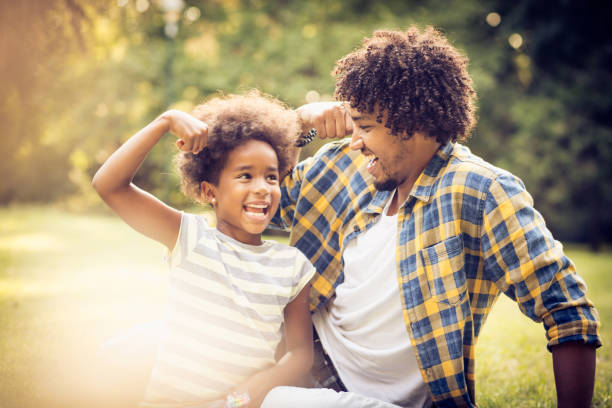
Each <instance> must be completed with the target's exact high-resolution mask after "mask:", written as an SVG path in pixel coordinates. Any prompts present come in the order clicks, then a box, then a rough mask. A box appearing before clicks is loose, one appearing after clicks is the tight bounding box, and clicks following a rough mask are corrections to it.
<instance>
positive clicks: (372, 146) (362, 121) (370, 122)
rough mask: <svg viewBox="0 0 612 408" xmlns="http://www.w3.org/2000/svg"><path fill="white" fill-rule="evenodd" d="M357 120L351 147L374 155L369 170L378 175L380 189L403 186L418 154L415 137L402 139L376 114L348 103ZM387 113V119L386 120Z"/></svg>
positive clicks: (367, 154) (377, 184)
mask: <svg viewBox="0 0 612 408" xmlns="http://www.w3.org/2000/svg"><path fill="white" fill-rule="evenodd" d="M345 107H346V109H347V111H348V112H349V114H350V116H351V118H352V119H353V123H354V128H353V137H352V141H351V148H352V149H353V150H360V151H361V153H362V154H364V155H365V156H368V157H369V158H370V163H369V164H368V172H369V173H370V174H372V176H374V179H375V182H374V186H375V187H376V188H377V189H378V190H383V191H391V190H394V189H395V188H397V187H398V186H400V185H401V184H402V183H403V182H404V181H405V180H406V178H407V177H408V176H409V175H410V170H411V166H410V163H411V158H412V157H413V155H414V150H415V149H414V148H415V146H414V141H413V139H414V137H412V138H410V139H408V140H401V138H400V136H398V135H392V134H391V131H390V130H389V129H388V128H386V127H385V126H384V125H383V124H382V123H378V122H376V114H375V113H363V112H359V111H357V110H355V109H353V108H351V107H350V106H345ZM385 119H386V118H385V116H384V115H383V120H382V121H383V122H384V121H385Z"/></svg>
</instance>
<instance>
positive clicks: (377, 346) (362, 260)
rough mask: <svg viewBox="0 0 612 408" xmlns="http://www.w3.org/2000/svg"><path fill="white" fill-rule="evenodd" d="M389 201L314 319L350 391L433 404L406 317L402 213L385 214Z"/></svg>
mask: <svg viewBox="0 0 612 408" xmlns="http://www.w3.org/2000/svg"><path fill="white" fill-rule="evenodd" d="M392 196H393V195H391V197H392ZM390 202H391V198H390V199H389V202H387V204H386V206H385V209H384V211H383V215H382V216H381V217H380V219H379V220H378V221H377V222H376V224H375V225H373V226H371V227H370V228H369V229H368V230H367V231H364V232H362V233H361V234H359V235H358V236H357V237H356V238H354V239H353V240H352V241H351V242H350V243H349V244H348V245H347V247H346V248H345V250H344V253H343V258H344V281H343V282H342V283H341V284H340V285H338V287H337V288H336V297H335V298H334V299H333V300H332V301H330V302H329V303H328V304H327V305H325V306H323V307H322V308H321V310H319V311H318V312H317V313H315V314H314V315H313V322H314V325H315V328H316V329H317V333H318V335H319V338H320V339H321V342H322V344H323V347H324V348H325V350H326V351H327V353H328V354H329V356H330V358H331V360H332V362H333V363H334V366H335V367H336V370H337V371H338V374H339V376H340V379H341V380H342V382H343V383H344V385H345V386H346V388H347V389H348V391H351V392H356V393H359V394H362V395H366V396H369V397H373V398H377V399H380V400H383V401H386V402H390V403H393V404H397V405H400V406H409V407H421V406H430V405H431V399H430V396H429V392H428V389H427V385H426V384H425V382H424V381H423V377H422V375H421V373H420V371H419V366H418V363H417V361H416V357H415V355H414V350H413V348H412V346H411V343H410V337H409V335H408V332H407V330H406V324H405V322H404V318H403V311H402V305H401V300H400V290H399V286H398V280H397V272H396V267H397V262H396V254H395V251H396V247H397V241H396V240H397V230H398V229H397V214H396V215H394V216H387V215H386V214H387V210H388V207H389V204H390Z"/></svg>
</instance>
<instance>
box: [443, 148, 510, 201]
mask: <svg viewBox="0 0 612 408" xmlns="http://www.w3.org/2000/svg"><path fill="white" fill-rule="evenodd" d="M444 173H445V175H448V174H452V175H453V176H454V177H453V178H456V180H463V179H464V178H465V182H466V184H468V186H469V187H472V188H477V189H478V190H482V189H483V188H484V189H486V188H488V186H489V185H490V184H491V182H493V181H494V180H500V179H501V180H517V181H518V178H517V177H516V176H515V175H513V174H512V173H510V172H509V171H507V170H505V169H502V168H500V167H497V166H495V165H493V164H491V163H489V162H488V161H486V160H484V159H483V158H481V157H480V156H478V155H476V154H474V153H472V152H471V150H470V149H469V148H468V147H467V146H464V145H461V144H459V143H456V144H455V146H454V148H453V150H452V152H451V155H450V158H449V163H448V166H447V167H446V169H445V172H444ZM457 176H459V177H457Z"/></svg>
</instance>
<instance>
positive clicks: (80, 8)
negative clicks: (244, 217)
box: [0, 0, 612, 408]
mask: <svg viewBox="0 0 612 408" xmlns="http://www.w3.org/2000/svg"><path fill="white" fill-rule="evenodd" d="M610 8H611V6H609V4H608V2H605V1H603V0H583V1H578V0H558V1H556V2H543V1H536V0H515V1H512V2H509V1H502V0H490V1H486V0H461V1H441V0H381V1H369V0H309V1H301V0H205V1H187V0H112V1H107V0H104V1H102V0H21V1H1V2H0V126H1V127H2V130H1V131H0V175H1V176H0V408H13V407H15V408H17V407H18V408H24V407H36V408H38V407H46V408H47V407H52V406H58V407H62V408H66V407H71V406H75V407H76V406H91V399H88V398H89V397H88V395H87V394H86V393H81V394H82V395H81V397H82V399H81V400H79V401H77V399H78V398H76V395H77V394H78V393H77V389H78V388H79V387H78V386H77V385H76V384H79V381H80V380H81V379H82V377H83V376H86V375H90V376H92V377H93V378H94V381H95V380H98V379H99V378H96V375H99V373H97V372H96V371H95V370H93V369H92V361H93V360H92V359H93V356H94V355H95V354H96V352H97V350H99V347H100V345H101V344H102V343H103V342H104V341H105V339H107V338H108V337H109V336H113V335H114V334H116V333H118V332H121V331H122V330H125V329H127V328H130V327H133V326H134V325H137V324H140V323H142V322H143V321H148V320H156V319H159V318H160V316H161V313H163V302H164V293H165V273H166V272H165V268H164V265H163V263H162V262H161V255H162V252H163V250H162V248H160V246H159V245H158V244H156V243H153V242H149V241H148V240H147V239H145V238H143V237H141V236H140V235H138V234H137V233H135V232H133V231H131V230H130V229H129V228H128V227H127V226H125V225H124V224H123V223H122V222H121V221H120V220H119V219H117V218H116V217H114V216H112V215H110V212H109V211H108V210H107V209H106V208H105V206H104V205H103V203H102V201H101V200H100V199H99V198H98V197H97V195H96V194H95V192H94V191H93V189H92V188H91V187H90V181H91V178H92V176H93V174H94V173H95V171H96V170H97V169H98V168H99V166H100V165H101V164H102V163H103V162H104V160H105V159H106V158H107V157H108V156H109V155H110V154H111V153H112V152H113V151H114V150H115V149H116V148H117V147H119V146H120V144H121V143H122V142H124V141H125V140H126V139H127V138H129V137H130V136H131V135H132V134H133V133H135V132H136V131H138V130H139V129H140V128H142V127H143V126H144V125H146V124H147V123H148V122H149V121H151V120H152V119H153V118H155V117H156V116H157V115H159V114H160V113H161V112H163V111H165V110H166V109H168V108H178V109H182V110H185V111H190V110H191V109H192V108H193V107H194V106H195V105H196V104H198V103H199V102H201V101H203V100H205V99H206V98H208V97H210V96H211V95H213V94H215V93H216V92H217V91H219V90H222V91H224V92H241V91H246V90H248V89H251V88H259V89H261V90H262V91H263V92H265V93H268V94H271V95H273V96H275V97H278V98H279V99H281V100H283V101H285V102H286V103H287V104H289V105H290V106H293V107H298V106H300V105H302V104H304V103H307V102H315V101H325V100H331V99H332V95H333V91H334V80H333V78H332V77H331V75H330V72H331V71H332V69H333V67H334V63H335V61H336V60H338V59H339V58H340V57H342V56H343V55H345V54H347V53H348V52H350V51H351V50H353V49H354V48H356V47H358V46H359V45H360V44H361V41H362V39H363V37H365V36H370V35H371V34H372V32H373V31H374V30H375V29H379V28H391V29H405V28H407V27H408V26H409V25H411V24H417V25H419V26H421V27H424V26H426V25H433V26H435V27H437V28H438V29H440V30H441V31H443V32H444V33H445V35H446V36H447V37H448V38H449V39H450V41H451V42H452V43H453V44H454V45H455V46H456V47H457V48H459V49H460V50H462V52H463V53H465V54H466V55H468V56H469V58H470V65H469V71H470V73H471V75H472V78H473V79H474V82H475V87H476V90H477V93H478V97H479V101H478V106H479V111H478V116H479V121H478V124H477V127H476V129H475V131H474V132H473V134H472V136H471V139H470V140H469V142H468V143H467V144H468V146H469V147H470V148H471V149H472V151H474V152H475V153H476V154H478V155H480V156H482V157H483V158H485V159H486V160H488V161H490V162H492V163H494V164H496V165H498V166H500V167H503V168H505V169H507V170H510V171H511V172H513V173H514V174H516V175H517V176H519V177H520V178H522V179H523V181H524V182H525V184H526V186H527V189H528V190H529V192H530V193H531V194H532V195H533V197H534V200H535V206H536V208H537V209H538V210H539V211H540V212H542V213H543V215H544V217H545V219H546V220H547V224H548V226H549V228H550V229H551V230H552V232H553V234H554V235H555V237H556V238H557V239H559V240H561V241H563V242H564V243H566V244H570V245H567V246H566V247H568V254H569V255H570V257H571V258H572V259H573V260H574V261H575V262H576V264H577V267H578V270H579V271H580V273H581V275H582V276H584V278H585V280H586V281H587V283H588V284H589V285H590V289H589V296H590V297H591V298H592V299H593V301H594V302H595V304H596V306H597V308H598V310H599V313H600V317H601V320H602V322H604V324H603V326H602V337H603V338H604V345H606V344H607V343H606V340H607V339H612V329H609V328H608V327H607V325H606V324H605V322H606V321H608V322H609V321H610V319H612V298H611V297H610V296H609V293H610V291H612V280H611V279H610V278H609V273H610V272H609V271H610V269H611V268H612V251H611V250H610V246H609V244H610V243H612V211H611V209H612V69H611V67H612V36H611V34H610V31H611V30H610V21H611V17H612V13H610ZM319 146H320V143H317V142H314V143H312V144H311V145H309V146H308V147H307V149H305V151H304V152H303V153H302V154H303V155H308V154H312V153H313V152H314V151H316V149H317V148H318V147H319ZM175 151H176V149H175V147H174V138H173V137H166V138H165V139H163V140H162V142H161V143H159V144H158V146H156V147H155V149H154V150H153V151H152V152H151V154H150V155H149V157H148V159H147V160H146V161H145V163H144V165H143V166H142V168H141V170H140V171H139V173H138V175H137V177H136V180H135V181H136V183H137V184H138V185H140V186H141V187H143V188H145V189H146V190H148V191H151V192H152V193H153V194H155V195H156V196H158V197H159V198H161V199H162V200H164V201H166V202H168V203H169V204H171V205H173V206H176V207H178V208H182V209H189V208H192V207H193V205H194V203H192V202H190V201H188V200H186V199H185V198H184V197H183V196H182V194H181V193H180V191H179V179H178V176H177V175H176V173H175V172H174V170H173V168H172V165H171V159H172V156H173V155H174V153H175ZM276 239H281V240H282V238H276ZM545 344H546V339H545V337H544V332H543V329H542V326H541V324H536V323H534V322H531V321H529V320H527V319H525V318H523V317H521V316H520V313H519V311H518V308H517V307H516V305H515V304H513V303H512V302H511V301H509V300H507V299H505V298H504V297H502V298H501V300H500V302H499V304H498V305H496V307H495V308H494V310H493V312H492V314H491V316H490V318H489V321H488V322H487V324H486V325H485V327H484V329H483V332H482V334H481V336H480V340H479V345H478V349H477V353H478V356H479V357H478V359H477V361H478V364H477V373H476V376H477V384H478V391H477V395H478V402H479V405H480V406H483V407H487V406H509V405H513V406H521V407H531V406H533V407H552V406H555V391H554V379H553V377H552V370H551V361H550V354H549V353H548V352H547V351H546V348H545ZM611 403H612V356H611V354H610V352H609V351H608V349H607V348H606V347H604V348H602V349H600V350H599V351H598V372H597V384H596V388H595V399H594V406H596V407H599V406H601V407H605V406H610V404H611Z"/></svg>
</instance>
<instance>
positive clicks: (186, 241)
mask: <svg viewBox="0 0 612 408" xmlns="http://www.w3.org/2000/svg"><path fill="white" fill-rule="evenodd" d="M206 228H209V227H208V223H207V221H206V218H205V217H204V216H199V215H195V214H189V213H185V212H181V226H180V228H179V234H178V238H177V239H176V244H174V248H173V249H172V251H170V250H167V251H166V255H165V257H164V258H165V261H166V262H167V263H168V265H170V267H174V266H176V265H178V264H179V263H180V262H181V260H182V259H184V258H185V257H186V256H187V254H188V253H189V252H190V251H191V250H193V248H194V247H195V245H196V244H197V242H198V239H199V237H200V236H202V234H203V231H204V229H206Z"/></svg>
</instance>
